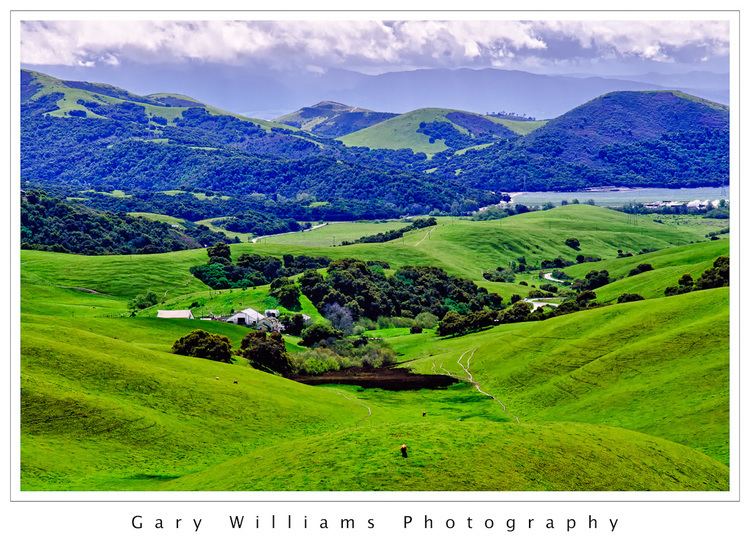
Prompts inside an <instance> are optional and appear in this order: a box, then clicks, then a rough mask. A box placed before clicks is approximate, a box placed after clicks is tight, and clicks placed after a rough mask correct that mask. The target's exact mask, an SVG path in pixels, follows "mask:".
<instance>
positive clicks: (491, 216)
mask: <svg viewBox="0 0 750 542" xmlns="http://www.w3.org/2000/svg"><path fill="white" fill-rule="evenodd" d="M533 210H534V209H531V208H530V207H528V206H526V205H524V204H522V203H516V204H515V205H492V206H489V207H486V208H483V209H482V210H480V211H477V212H475V213H474V214H472V215H471V219H472V220H479V221H482V220H498V219H500V218H506V217H509V216H513V215H520V214H523V213H528V212H531V211H533Z"/></svg>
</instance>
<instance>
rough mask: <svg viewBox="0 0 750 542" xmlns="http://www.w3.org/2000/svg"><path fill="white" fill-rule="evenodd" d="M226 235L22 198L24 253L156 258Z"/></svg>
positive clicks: (35, 196) (44, 198) (38, 194)
mask: <svg viewBox="0 0 750 542" xmlns="http://www.w3.org/2000/svg"><path fill="white" fill-rule="evenodd" d="M219 241H223V242H230V240H229V239H227V237H226V236H225V235H224V234H221V233H217V232H213V231H211V230H209V229H208V228H207V227H205V226H201V225H197V224H192V223H185V224H184V225H182V226H181V227H179V228H177V227H173V226H172V225H171V224H167V223H164V222H157V221H153V220H147V219H145V218H140V217H132V216H128V215H125V214H122V213H119V214H115V213H108V212H102V211H96V210H94V209H90V208H88V207H86V206H84V205H80V204H77V203H73V202H67V201H65V200H62V199H59V198H55V197H51V196H48V195H47V194H46V193H45V192H42V191H36V190H31V191H25V192H23V193H22V195H21V248H24V249H35V250H49V251H53V252H70V253H74V254H92V255H93V254H152V253H156V252H171V251H174V250H185V249H191V248H200V247H203V246H206V245H207V244H212V243H216V242H219Z"/></svg>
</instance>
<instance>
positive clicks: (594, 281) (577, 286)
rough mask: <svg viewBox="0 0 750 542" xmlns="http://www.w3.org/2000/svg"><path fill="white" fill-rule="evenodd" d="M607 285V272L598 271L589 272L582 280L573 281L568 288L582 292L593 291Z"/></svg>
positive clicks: (608, 279) (608, 280)
mask: <svg viewBox="0 0 750 542" xmlns="http://www.w3.org/2000/svg"><path fill="white" fill-rule="evenodd" d="M609 283H610V277H609V271H607V270H606V269H602V270H600V271H589V272H588V273H586V276H585V277H584V278H582V279H575V280H574V281H573V283H572V284H571V286H570V287H571V288H573V289H574V290H577V291H579V292H583V291H586V290H595V289H597V288H600V287H602V286H604V285H606V284H609Z"/></svg>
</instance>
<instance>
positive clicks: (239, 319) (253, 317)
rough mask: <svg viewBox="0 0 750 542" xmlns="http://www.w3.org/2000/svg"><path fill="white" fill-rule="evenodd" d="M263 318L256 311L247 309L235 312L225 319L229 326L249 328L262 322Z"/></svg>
mask: <svg viewBox="0 0 750 542" xmlns="http://www.w3.org/2000/svg"><path fill="white" fill-rule="evenodd" d="M263 318H265V316H263V315H262V314H261V313H259V312H258V311H256V310H255V309H251V308H247V309H245V310H241V311H240V312H237V313H235V314H233V315H232V316H230V317H229V318H227V320H226V321H227V322H229V323H230V324H237V325H240V326H251V325H253V324H255V323H256V322H258V321H260V320H263Z"/></svg>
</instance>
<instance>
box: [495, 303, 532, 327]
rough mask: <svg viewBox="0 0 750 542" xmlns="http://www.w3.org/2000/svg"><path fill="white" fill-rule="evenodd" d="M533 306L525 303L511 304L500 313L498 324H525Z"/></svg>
mask: <svg viewBox="0 0 750 542" xmlns="http://www.w3.org/2000/svg"><path fill="white" fill-rule="evenodd" d="M532 308H533V305H532V304H531V303H526V302H525V301H518V302H516V303H513V304H512V305H511V306H510V307H508V308H507V309H505V310H504V311H503V312H501V313H500V315H499V316H500V322H501V323H503V324H511V323H513V322H525V321H526V320H527V319H528V318H529V315H530V314H531V309H532Z"/></svg>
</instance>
